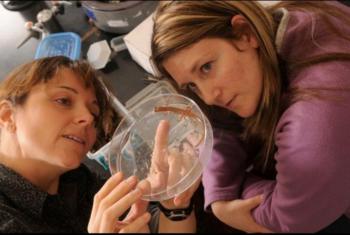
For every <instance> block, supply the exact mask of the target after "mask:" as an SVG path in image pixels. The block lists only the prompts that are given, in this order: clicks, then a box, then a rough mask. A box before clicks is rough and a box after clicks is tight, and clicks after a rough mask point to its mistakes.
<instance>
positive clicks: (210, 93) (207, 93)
mask: <svg viewBox="0 0 350 235" xmlns="http://www.w3.org/2000/svg"><path fill="white" fill-rule="evenodd" d="M200 91H201V92H200V93H201V94H200V96H201V98H202V99H203V101H204V102H205V103H206V104H207V105H214V104H217V103H218V100H219V97H220V95H221V90H220V88H218V87H215V86H213V84H202V85H201V87H200Z"/></svg>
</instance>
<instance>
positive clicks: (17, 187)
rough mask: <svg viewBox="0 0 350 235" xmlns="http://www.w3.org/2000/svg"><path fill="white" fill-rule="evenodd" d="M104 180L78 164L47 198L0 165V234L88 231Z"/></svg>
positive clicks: (44, 193)
mask: <svg viewBox="0 0 350 235" xmlns="http://www.w3.org/2000/svg"><path fill="white" fill-rule="evenodd" d="M104 181H105V180H103V179H100V178H98V177H97V175H94V174H93V173H92V172H91V171H89V169H88V168H87V167H86V166H84V165H81V166H80V167H79V168H77V169H75V170H72V171H69V172H67V173H65V174H63V175H62V176H61V177H60V183H59V190H58V194H56V195H50V194H48V193H47V192H44V191H42V190H40V189H39V188H37V187H36V186H34V185H33V184H31V183H30V182H29V181H28V180H26V179H25V178H23V177H22V176H21V175H19V174H17V173H16V172H14V171H13V170H11V169H9V168H7V167H5V166H4V165H1V164H0V232H87V225H88V222H89V218H90V213H91V208H92V202H93V197H94V194H95V193H96V192H97V191H98V190H99V189H100V187H101V186H102V185H103V183H104Z"/></svg>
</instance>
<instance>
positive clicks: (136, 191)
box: [134, 188, 143, 197]
mask: <svg viewBox="0 0 350 235" xmlns="http://www.w3.org/2000/svg"><path fill="white" fill-rule="evenodd" d="M134 193H135V194H136V195H137V196H138V197H140V196H142V194H143V192H142V190H141V189H140V188H135V189H134Z"/></svg>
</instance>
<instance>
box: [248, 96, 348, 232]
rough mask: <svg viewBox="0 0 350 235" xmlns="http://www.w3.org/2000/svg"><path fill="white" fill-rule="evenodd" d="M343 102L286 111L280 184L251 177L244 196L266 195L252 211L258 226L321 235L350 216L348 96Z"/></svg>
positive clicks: (280, 134)
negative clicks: (330, 225)
mask: <svg viewBox="0 0 350 235" xmlns="http://www.w3.org/2000/svg"><path fill="white" fill-rule="evenodd" d="M338 94H339V93H338ZM342 97H343V98H346V96H345V95H344V96H342ZM345 100H346V101H347V103H345V104H344V103H337V102H325V101H322V100H312V101H310V100H309V101H299V102H297V103H295V104H294V105H292V106H291V107H289V108H288V109H287V110H286V111H285V112H284V114H283V116H282V117H281V119H280V122H279V124H278V126H277V133H276V145H277V148H278V151H277V153H276V155H275V159H276V161H277V164H276V170H277V177H276V180H275V181H268V180H262V179H259V178H258V177H254V176H252V175H251V176H249V177H247V180H246V181H245V184H244V189H243V194H242V197H243V198H250V197H252V196H255V195H258V194H263V195H264V202H263V203H262V204H261V205H259V206H258V207H257V208H256V209H254V210H253V217H254V219H255V220H256V222H257V223H259V224H261V225H263V226H265V227H267V228H269V229H271V230H272V231H275V232H317V231H319V230H321V229H323V228H325V227H326V226H328V225H329V224H331V223H332V222H334V221H335V220H336V219H337V218H338V217H340V216H341V215H343V214H346V213H348V212H349V208H350V207H349V205H350V155H349V154H350V125H349V122H350V102H349V100H350V97H349V95H347V98H346V99H345Z"/></svg>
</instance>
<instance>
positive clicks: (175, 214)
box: [158, 199, 194, 221]
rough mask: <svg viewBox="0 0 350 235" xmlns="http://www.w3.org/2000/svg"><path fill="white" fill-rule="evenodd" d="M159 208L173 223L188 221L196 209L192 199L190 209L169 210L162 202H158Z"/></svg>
mask: <svg viewBox="0 0 350 235" xmlns="http://www.w3.org/2000/svg"><path fill="white" fill-rule="evenodd" d="M158 208H159V210H160V211H161V212H163V214H164V215H165V217H167V218H168V219H170V220H172V221H181V220H185V219H187V217H188V216H189V215H191V213H192V211H193V208H194V202H193V200H192V199H191V202H190V205H189V206H188V207H186V208H180V209H179V208H177V209H167V208H165V207H164V206H163V205H162V204H161V203H160V202H158Z"/></svg>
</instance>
